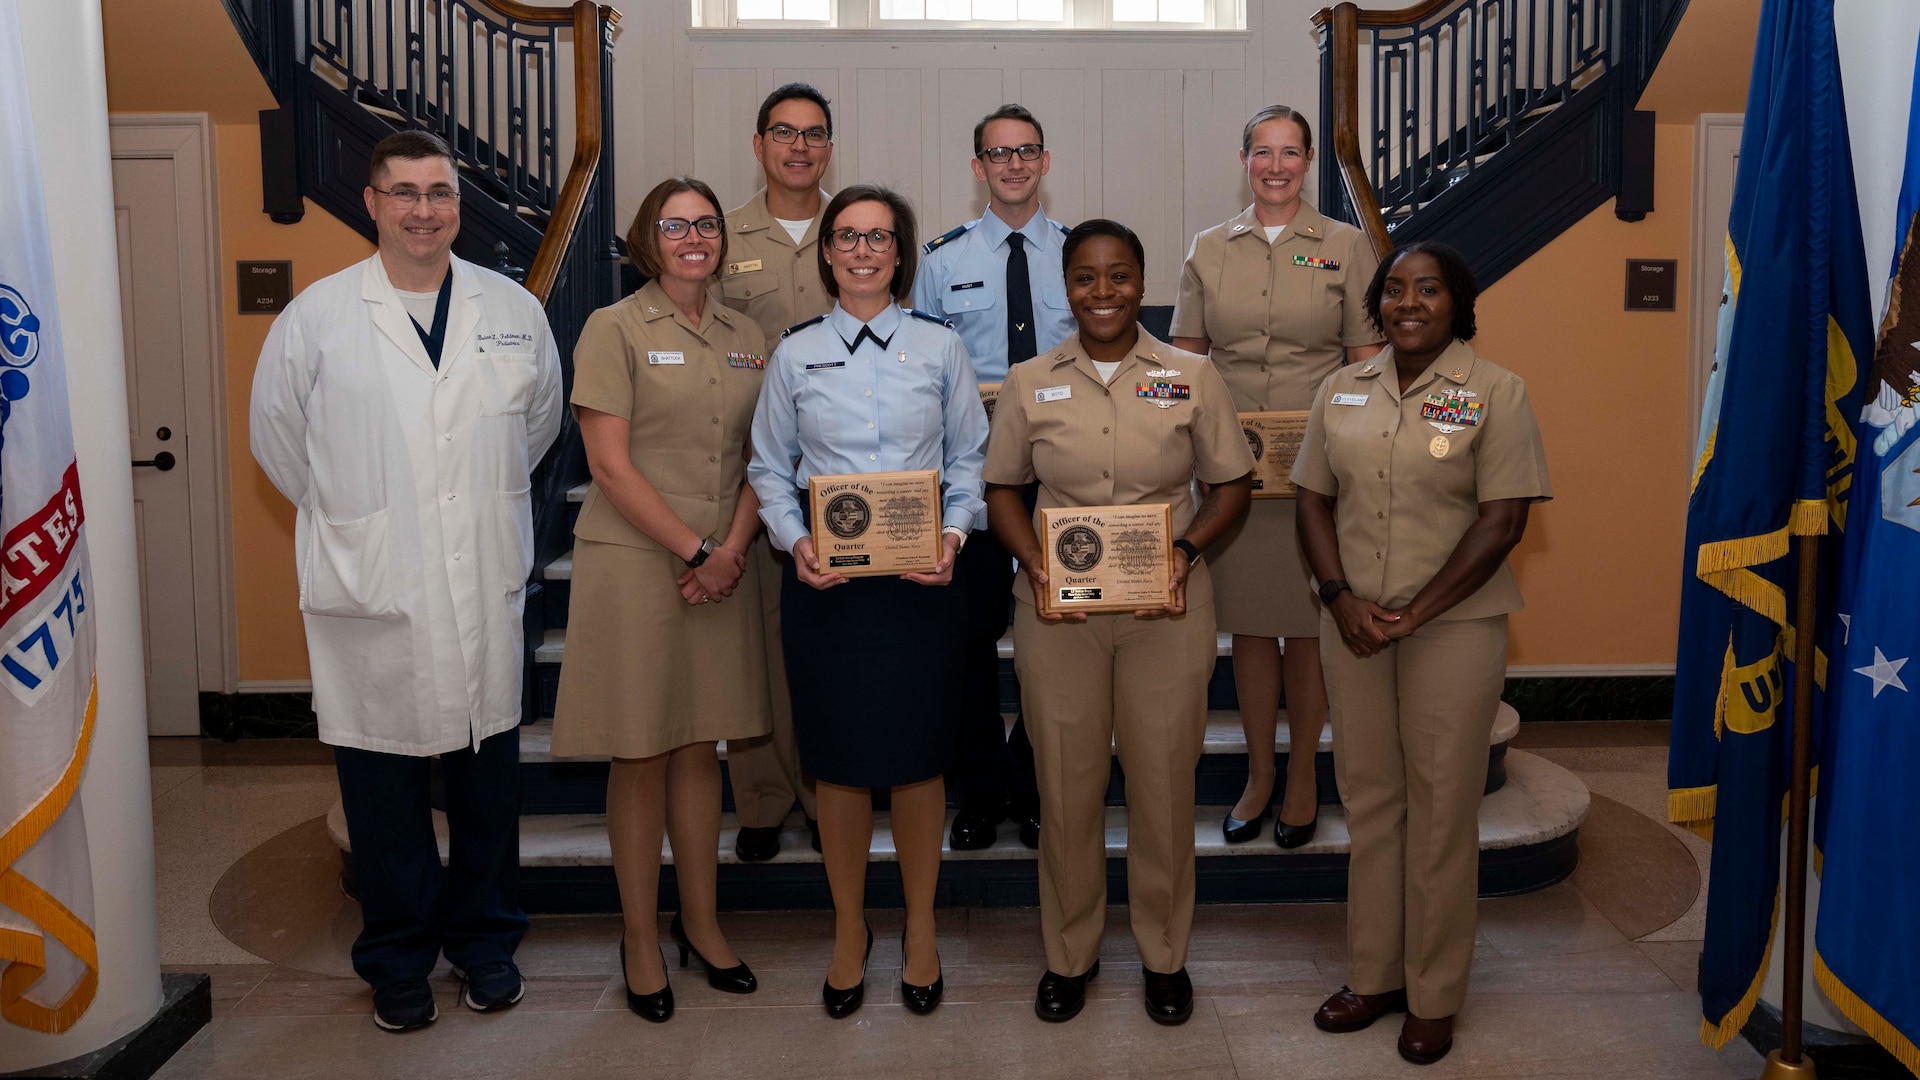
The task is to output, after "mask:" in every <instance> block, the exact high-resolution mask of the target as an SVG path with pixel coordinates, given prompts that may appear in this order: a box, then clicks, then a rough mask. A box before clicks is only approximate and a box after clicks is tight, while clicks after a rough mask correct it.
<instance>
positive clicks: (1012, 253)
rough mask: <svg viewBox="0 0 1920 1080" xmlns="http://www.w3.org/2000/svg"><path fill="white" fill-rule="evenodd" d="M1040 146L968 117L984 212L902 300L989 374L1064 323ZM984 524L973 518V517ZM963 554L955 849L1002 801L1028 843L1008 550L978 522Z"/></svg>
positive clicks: (984, 825)
mask: <svg viewBox="0 0 1920 1080" xmlns="http://www.w3.org/2000/svg"><path fill="white" fill-rule="evenodd" d="M1052 163H1053V159H1052V155H1051V154H1049V153H1048V151H1047V147H1046V137H1045V135H1044V133H1043V132H1042V131H1041V129H1040V121H1039V120H1037V119H1035V118H1034V115H1033V114H1032V113H1030V112H1028V111H1027V110H1026V109H1025V108H1023V107H1021V106H1019V105H1002V106H1000V107H999V108H998V109H995V110H994V111H993V112H991V113H989V114H987V116H986V117H984V118H983V119H982V120H981V121H980V122H979V123H978V124H976V125H974V128H973V160H972V163H971V165H972V169H973V175H974V179H976V180H980V181H983V182H984V183H985V184H986V185H987V212H986V213H985V214H983V215H981V216H980V217H979V218H978V219H977V220H974V221H969V222H967V223H966V224H965V225H961V226H959V227H958V228H955V229H953V230H952V231H951V232H948V233H946V234H945V235H943V236H939V237H936V238H934V239H933V240H930V241H928V242H927V244H926V247H925V248H924V254H923V256H922V258H921V260H920V272H919V274H918V275H917V276H916V277H915V278H914V283H913V307H914V309H915V310H916V311H924V312H927V313H928V314H930V315H933V316H935V317H937V318H943V319H947V320H949V321H951V322H952V323H953V327H954V329H955V330H957V331H959V332H960V338H961V340H962V341H964V342H966V346H967V354H968V355H969V356H970V357H972V358H973V367H974V372H975V373H976V374H977V375H978V376H979V378H980V381H981V382H983V383H990V384H991V383H998V382H1000V381H1001V380H1003V379H1005V378H1006V376H1007V368H1008V367H1009V366H1010V365H1013V364H1017V363H1020V362H1021V361H1023V360H1030V359H1032V358H1033V357H1034V356H1037V355H1039V354H1040V353H1042V352H1045V351H1047V350H1048V349H1051V348H1053V347H1054V346H1056V345H1058V344H1060V343H1061V342H1062V341H1065V340H1066V339H1067V338H1069V337H1071V336H1072V335H1073V333H1074V321H1073V315H1072V314H1071V313H1070V312H1069V311H1068V310H1067V290H1066V282H1065V280H1064V278H1063V275H1062V273H1061V267H1060V245H1061V241H1062V240H1064V239H1065V237H1066V234H1067V226H1065V225H1062V224H1060V223H1059V222H1057V221H1053V220H1051V219H1049V218H1048V217H1047V216H1046V214H1045V213H1044V212H1042V210H1041V208H1040V178H1041V177H1043V176H1045V175H1047V169H1048V168H1049V167H1050V166H1051V165H1052ZM983 525H984V523H983ZM961 558H962V559H964V560H966V561H967V562H968V567H967V573H966V581H967V593H968V597H967V599H968V603H967V612H968V615H967V623H968V625H967V675H966V687H967V690H966V703H965V715H964V720H963V722H962V727H961V736H960V754H959V758H958V759H957V761H956V764H955V766H954V770H953V773H952V775H951V777H950V780H951V782H952V784H953V787H954V789H955V791H956V792H957V793H958V794H959V801H960V811H959V813H958V814H957V815H956V816H955V817H954V821H953V831H952V836H951V838H950V839H951V842H952V845H953V847H954V849H955V850H967V849H976V848H984V847H990V846H991V845H992V844H993V842H994V839H995V827H996V826H997V825H998V823H999V821H1000V819H1001V817H1002V816H1004V815H1005V814H1006V813H1007V811H1008V810H1011V811H1012V814H1013V817H1014V820H1015V821H1017V822H1018V823H1019V824H1020V839H1021V840H1022V841H1023V842H1024V843H1026V845H1027V846H1028V847H1038V846H1039V843H1040V826H1039V796H1038V794H1037V793H1036V790H1035V786H1034V778H1033V748H1032V746H1031V745H1030V744H1029V743H1028V742H1027V734H1026V728H1025V726H1024V725H1023V724H1021V723H1019V722H1017V721H1016V722H1015V724H1014V729H1013V734H1012V737H1011V738H1010V739H1006V741H1005V742H1004V743H1003V741H1002V740H1003V732H1004V730H1005V729H1004V728H1003V727H1002V724H1001V720H1000V679H999V644H998V643H999V639H1000V637H1001V636H1002V635H1003V634H1005V633H1006V629H1007V622H1008V617H1009V609H1008V600H1009V597H1010V595H1011V590H1012V588H1013V580H1014V569H1013V560H1012V558H1011V557H1010V556H1009V555H1008V554H1007V552H1006V551H1005V549H1003V548H1001V547H1000V545H999V543H998V542H996V541H995V540H994V538H993V534H992V533H990V532H988V531H987V530H986V529H985V528H984V527H983V528H981V529H980V530H978V531H976V532H975V533H974V534H973V536H972V537H971V538H970V539H969V541H968V542H967V545H966V547H965V548H964V549H962V552H961Z"/></svg>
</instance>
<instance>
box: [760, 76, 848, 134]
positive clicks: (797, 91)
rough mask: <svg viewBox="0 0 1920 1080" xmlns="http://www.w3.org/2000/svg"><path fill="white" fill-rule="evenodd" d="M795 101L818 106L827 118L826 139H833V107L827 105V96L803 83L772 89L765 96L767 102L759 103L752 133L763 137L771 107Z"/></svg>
mask: <svg viewBox="0 0 1920 1080" xmlns="http://www.w3.org/2000/svg"><path fill="white" fill-rule="evenodd" d="M796 99H797V100H800V101H811V102H813V103H814V104H815V105H818V106H820V112H821V114H822V115H823V116H825V117H826V118H827V138H829V139H831V138H833V106H831V105H829V104H827V95H825V94H823V93H821V92H820V91H818V90H816V89H814V88H813V86H812V84H810V83H803V82H790V83H787V84H786V85H784V86H776V87H774V90H773V93H771V94H768V95H767V100H765V101H763V102H761V103H760V115H759V116H756V117H754V118H753V133H754V134H755V135H765V134H766V133H767V116H768V115H769V114H771V113H772V112H773V107H774V106H775V105H778V104H780V103H781V102H783V101H794V100H796Z"/></svg>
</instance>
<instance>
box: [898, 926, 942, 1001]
mask: <svg viewBox="0 0 1920 1080" xmlns="http://www.w3.org/2000/svg"><path fill="white" fill-rule="evenodd" d="M935 959H939V957H938V956H936V957H935ZM946 988H947V973H946V972H944V971H942V972H941V973H940V974H938V975H935V976H934V977H933V981H932V982H930V983H928V984H927V985H925V986H915V985H914V984H912V983H910V982H908V981H907V928H906V927H904V926H903V927H901V928H900V1001H901V1003H902V1004H904V1005H906V1007H907V1008H908V1009H911V1010H912V1011H914V1012H917V1013H919V1014H920V1015H922V1016H925V1015H926V1014H928V1013H930V1012H932V1011H933V1009H934V1006H936V1005H938V1004H940V994H941V992H942V991H944V990H946Z"/></svg>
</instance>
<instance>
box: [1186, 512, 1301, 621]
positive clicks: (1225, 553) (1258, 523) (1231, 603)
mask: <svg viewBox="0 0 1920 1080" xmlns="http://www.w3.org/2000/svg"><path fill="white" fill-rule="evenodd" d="M1293 513H1294V501H1293V500H1292V499H1255V500H1253V505H1252V507H1250V508H1249V509H1248V510H1247V517H1246V520H1244V521H1242V522H1241V523H1240V524H1239V525H1236V526H1234V527H1233V529H1232V530H1230V531H1229V532H1228V533H1227V534H1226V535H1225V536H1223V537H1221V538H1220V539H1219V540H1218V541H1217V542H1216V543H1215V544H1214V545H1213V547H1211V548H1208V549H1207V556H1206V558H1207V562H1208V563H1210V564H1212V566H1213V607H1214V612H1215V617H1216V619H1217V620H1218V622H1219V625H1220V630H1221V631H1222V632H1224V633H1228V634H1245V635H1247V636H1248V637H1269V638H1290V637H1292V638H1310V637H1319V636H1320V602H1319V601H1318V600H1317V599H1316V598H1315V597H1314V595H1313V585H1312V583H1311V582H1310V580H1309V579H1308V575H1307V561H1306V559H1305V558H1303V557H1302V556H1301V554H1300V541H1299V539H1298V538H1297V537H1296V536H1295V535H1294V531H1293V528H1294V526H1293Z"/></svg>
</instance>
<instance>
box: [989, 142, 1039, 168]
mask: <svg viewBox="0 0 1920 1080" xmlns="http://www.w3.org/2000/svg"><path fill="white" fill-rule="evenodd" d="M1046 149H1047V148H1046V147H1044V146H1041V145H1040V144H1039V143H1037V142H1030V143H1021V144H1020V145H1019V146H989V147H987V148H986V149H985V150H982V151H980V152H979V153H978V154H976V155H974V156H975V157H983V158H986V159H987V160H988V161H991V162H993V163H994V164H995V165H1005V164H1006V163H1007V162H1009V161H1012V160H1013V155H1015V154H1019V155H1020V160H1021V161H1038V160H1040V155H1041V154H1043V153H1045V152H1046Z"/></svg>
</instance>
